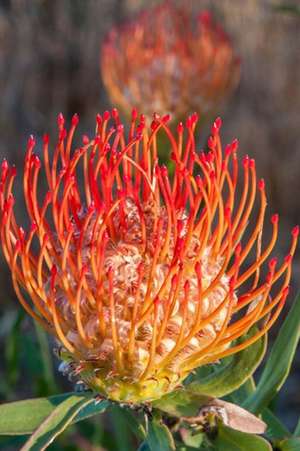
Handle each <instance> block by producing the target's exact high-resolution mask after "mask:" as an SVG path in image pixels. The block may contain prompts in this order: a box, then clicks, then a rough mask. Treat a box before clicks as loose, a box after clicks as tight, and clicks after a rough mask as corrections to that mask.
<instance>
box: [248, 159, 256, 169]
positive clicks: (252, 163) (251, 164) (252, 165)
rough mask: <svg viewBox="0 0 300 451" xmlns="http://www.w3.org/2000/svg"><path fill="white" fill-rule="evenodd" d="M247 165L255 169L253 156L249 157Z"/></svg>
mask: <svg viewBox="0 0 300 451" xmlns="http://www.w3.org/2000/svg"><path fill="white" fill-rule="evenodd" d="M249 166H250V168H251V169H255V160H254V159H253V158H250V160H249Z"/></svg>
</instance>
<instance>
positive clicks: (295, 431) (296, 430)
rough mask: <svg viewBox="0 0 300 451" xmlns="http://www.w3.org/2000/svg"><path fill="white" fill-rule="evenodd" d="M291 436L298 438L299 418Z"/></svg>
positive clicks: (299, 429) (299, 430)
mask: <svg viewBox="0 0 300 451" xmlns="http://www.w3.org/2000/svg"><path fill="white" fill-rule="evenodd" d="M293 435H294V436H295V437H298V436H299V437H300V418H299V420H298V424H297V426H296V428H295V430H294V433H293Z"/></svg>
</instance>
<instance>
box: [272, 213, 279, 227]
mask: <svg viewBox="0 0 300 451" xmlns="http://www.w3.org/2000/svg"><path fill="white" fill-rule="evenodd" d="M278 221H279V215H278V214H277V213H275V214H274V215H272V216H271V223H272V224H278Z"/></svg>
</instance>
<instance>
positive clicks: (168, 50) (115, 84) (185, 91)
mask: <svg viewBox="0 0 300 451" xmlns="http://www.w3.org/2000/svg"><path fill="white" fill-rule="evenodd" d="M193 19H195V20H193ZM193 22H195V23H193ZM101 71H102V78H103V81H104V84H105V87H106V89H107V91H108V93H109V95H110V97H111V100H112V103H113V104H114V105H117V106H119V107H120V108H122V109H123V110H124V112H128V111H130V108H131V107H133V106H135V107H137V108H138V109H139V110H141V111H143V112H144V113H145V114H146V115H147V116H149V117H151V114H152V113H153V111H156V112H158V113H161V114H165V113H166V112H169V113H171V114H172V116H173V118H174V119H175V118H177V120H179V119H181V118H182V117H185V116H186V115H188V114H190V113H192V112H193V111H199V112H200V113H201V115H205V114H208V113H211V112H215V111H218V110H219V107H220V105H221V104H222V103H223V102H224V99H225V98H227V97H228V96H229V94H230V93H231V92H232V91H233V89H234V88H235V87H236V86H237V83H238V81H239V77H240V62H239V58H238V57H237V56H236V54H235V52H234V49H233V47H232V44H231V42H230V39H229V37H228V36H227V35H226V33H225V32H224V31H223V29H222V28H221V26H220V25H219V24H217V23H215V22H214V20H213V18H212V17H211V14H210V13H209V12H208V11H204V12H202V13H201V14H199V15H198V16H197V17H194V18H193V17H191V14H190V13H189V12H188V11H187V10H186V8H184V7H182V6H181V7H180V6H176V5H175V4H173V3H172V2H164V3H163V4H162V5H159V6H156V7H154V8H152V9H149V10H146V11H144V12H142V13H141V14H140V15H139V16H138V17H137V18H136V19H135V20H133V21H132V22H129V23H127V24H125V25H122V26H121V27H116V28H113V29H112V30H111V31H110V32H109V34H108V36H107V38H106V40H105V41H104V43H103V45H102V49H101Z"/></svg>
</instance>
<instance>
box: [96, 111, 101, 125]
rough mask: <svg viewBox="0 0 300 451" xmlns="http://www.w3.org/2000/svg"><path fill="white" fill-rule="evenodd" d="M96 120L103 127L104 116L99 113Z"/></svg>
mask: <svg viewBox="0 0 300 451" xmlns="http://www.w3.org/2000/svg"><path fill="white" fill-rule="evenodd" d="M96 122H97V125H98V127H101V125H102V116H101V114H99V113H98V114H97V116H96Z"/></svg>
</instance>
